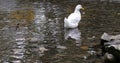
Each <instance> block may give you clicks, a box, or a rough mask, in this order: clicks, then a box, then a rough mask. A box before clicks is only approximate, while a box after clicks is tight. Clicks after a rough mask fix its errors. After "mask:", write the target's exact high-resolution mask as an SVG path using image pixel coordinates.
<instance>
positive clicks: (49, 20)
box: [0, 0, 120, 63]
mask: <svg viewBox="0 0 120 63" xmlns="http://www.w3.org/2000/svg"><path fill="white" fill-rule="evenodd" d="M116 1H117V0H114V1H113V0H111V1H109V2H108V1H103V0H101V1H94V0H91V1H89V0H88V1H85V0H81V1H80V0H75V1H73V0H67V1H59V0H51V1H47V0H43V1H42V0H41V1H39V0H38V1H37V0H25V1H23V0H0V51H1V52H0V63H103V58H102V57H101V56H100V54H101V49H100V48H99V47H96V46H97V45H99V43H100V36H101V35H102V34H103V33H104V32H108V33H109V34H120V29H119V27H120V25H119V24H120V18H119V17H120V3H119V2H116ZM78 3H79V4H82V6H83V7H84V8H85V10H81V13H82V20H81V22H80V23H79V27H78V28H75V29H64V27H63V24H64V17H67V16H68V15H69V14H70V13H71V12H73V11H74V7H75V6H76V5H77V4H78Z"/></svg>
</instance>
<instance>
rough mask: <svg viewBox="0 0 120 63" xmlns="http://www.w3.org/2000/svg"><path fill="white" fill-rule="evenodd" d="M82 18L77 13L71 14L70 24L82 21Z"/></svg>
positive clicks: (69, 17)
mask: <svg viewBox="0 0 120 63" xmlns="http://www.w3.org/2000/svg"><path fill="white" fill-rule="evenodd" d="M80 19H81V17H80V15H79V14H77V13H71V14H70V15H69V16H68V21H69V22H76V21H77V22H78V21H80Z"/></svg>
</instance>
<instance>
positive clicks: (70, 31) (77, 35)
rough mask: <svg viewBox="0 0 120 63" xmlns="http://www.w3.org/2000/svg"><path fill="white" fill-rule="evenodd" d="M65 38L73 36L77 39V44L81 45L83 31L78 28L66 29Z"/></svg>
mask: <svg viewBox="0 0 120 63" xmlns="http://www.w3.org/2000/svg"><path fill="white" fill-rule="evenodd" d="M64 37H65V40H67V39H68V38H72V39H75V40H76V46H80V45H81V32H80V31H79V30H78V28H73V29H65V36H64Z"/></svg>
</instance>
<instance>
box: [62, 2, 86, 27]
mask: <svg viewBox="0 0 120 63" xmlns="http://www.w3.org/2000/svg"><path fill="white" fill-rule="evenodd" d="M80 9H84V8H82V5H80V4H78V5H77V6H76V7H75V10H74V12H73V13H71V14H70V15H69V16H68V18H66V17H65V19H64V27H65V28H76V27H78V24H79V22H80V20H81V13H80V11H79V10H80Z"/></svg>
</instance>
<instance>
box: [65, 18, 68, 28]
mask: <svg viewBox="0 0 120 63" xmlns="http://www.w3.org/2000/svg"><path fill="white" fill-rule="evenodd" d="M67 26H68V21H67V18H66V17H65V18H64V27H67Z"/></svg>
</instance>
